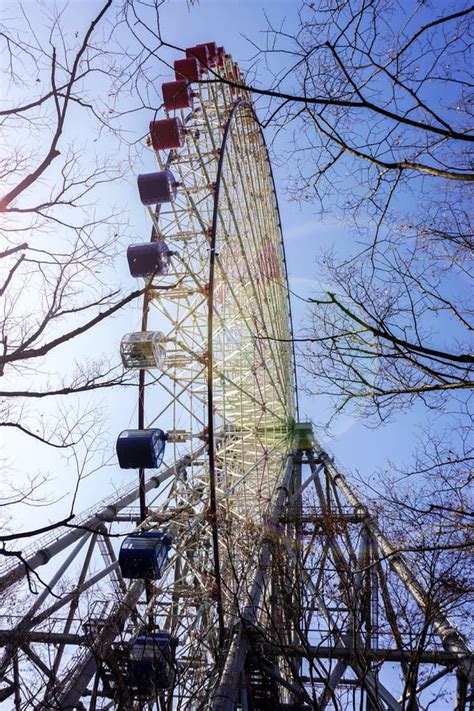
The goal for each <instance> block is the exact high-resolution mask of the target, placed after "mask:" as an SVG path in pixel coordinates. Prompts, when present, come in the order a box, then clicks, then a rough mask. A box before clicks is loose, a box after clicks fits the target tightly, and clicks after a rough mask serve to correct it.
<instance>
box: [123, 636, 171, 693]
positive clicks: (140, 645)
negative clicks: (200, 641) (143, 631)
mask: <svg viewBox="0 0 474 711" xmlns="http://www.w3.org/2000/svg"><path fill="white" fill-rule="evenodd" d="M177 644H178V640H177V639H172V638H171V637H170V634H169V632H155V633H154V634H149V635H141V636H140V637H137V639H136V640H135V642H134V643H133V646H132V649H131V650H130V658H129V663H128V673H129V682H130V685H131V687H132V689H135V690H136V692H137V695H138V696H147V695H149V694H151V693H153V691H155V690H156V689H168V688H169V687H170V686H171V682H172V672H173V663H174V656H175V650H176V647H177Z"/></svg>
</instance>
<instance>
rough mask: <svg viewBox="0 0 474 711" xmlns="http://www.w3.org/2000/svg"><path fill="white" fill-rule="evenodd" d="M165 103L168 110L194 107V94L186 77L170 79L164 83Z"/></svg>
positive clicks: (162, 87)
mask: <svg viewBox="0 0 474 711" xmlns="http://www.w3.org/2000/svg"><path fill="white" fill-rule="evenodd" d="M161 90H162V92H163V103H164V105H165V108H166V109H167V110H168V111H172V110H173V109H187V108H190V109H192V107H193V95H192V93H191V89H190V88H189V86H188V83H187V81H186V79H179V80H178V81H169V82H166V84H162V86H161Z"/></svg>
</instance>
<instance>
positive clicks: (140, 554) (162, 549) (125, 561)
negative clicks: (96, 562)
mask: <svg viewBox="0 0 474 711" xmlns="http://www.w3.org/2000/svg"><path fill="white" fill-rule="evenodd" d="M170 548H171V536H169V535H168V534H167V533H163V532H162V531H153V530H152V531H138V532H137V533H131V534H130V535H129V536H127V537H126V538H125V540H124V541H123V543H122V545H121V548H120V554H119V566H120V570H121V572H122V577H123V578H125V579H127V580H138V579H143V580H159V579H160V578H161V576H162V575H163V571H164V568H165V566H166V563H167V560H168V552H169V550H170Z"/></svg>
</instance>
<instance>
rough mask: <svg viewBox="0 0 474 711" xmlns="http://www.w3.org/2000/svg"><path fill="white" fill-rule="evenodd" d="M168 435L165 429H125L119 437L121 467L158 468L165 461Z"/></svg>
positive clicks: (118, 451) (117, 447)
mask: <svg viewBox="0 0 474 711" xmlns="http://www.w3.org/2000/svg"><path fill="white" fill-rule="evenodd" d="M166 439H167V436H166V434H165V433H164V432H163V430H159V429H150V430H124V431H123V432H121V433H120V434H119V436H118V437H117V444H116V449H117V457H118V462H119V467H120V468H121V469H157V468H158V467H159V466H160V464H161V462H162V461H163V455H164V451H165V444H166Z"/></svg>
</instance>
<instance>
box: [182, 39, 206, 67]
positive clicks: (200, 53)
mask: <svg viewBox="0 0 474 711" xmlns="http://www.w3.org/2000/svg"><path fill="white" fill-rule="evenodd" d="M186 57H196V59H197V60H198V62H200V64H201V66H203V67H208V66H209V65H210V58H209V51H208V49H207V45H205V44H204V45H202V44H201V45H196V46H195V47H188V48H187V49H186Z"/></svg>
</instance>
